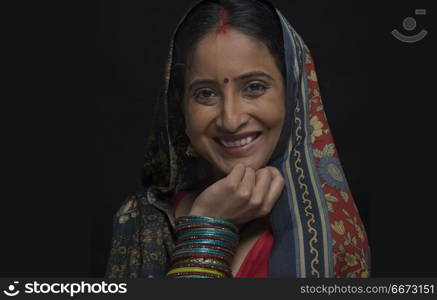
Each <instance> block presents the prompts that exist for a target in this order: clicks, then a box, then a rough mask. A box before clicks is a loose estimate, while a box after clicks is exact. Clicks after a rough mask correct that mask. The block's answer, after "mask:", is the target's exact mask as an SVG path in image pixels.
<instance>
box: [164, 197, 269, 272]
mask: <svg viewBox="0 0 437 300" xmlns="http://www.w3.org/2000/svg"><path fill="white" fill-rule="evenodd" d="M187 193H188V191H180V192H179V193H177V194H176V196H175V199H174V201H173V205H172V207H173V211H175V210H176V207H177V206H178V205H179V203H180V202H181V200H182V199H183V198H184V197H185V195H186V194H187ZM273 242H274V239H273V233H272V229H271V228H270V227H269V229H268V230H266V231H265V232H264V233H263V234H262V235H261V236H260V237H259V238H258V240H257V241H256V242H255V244H254V245H253V246H252V248H251V249H250V251H249V252H248V253H247V255H246V257H245V258H244V260H243V262H242V263H241V265H240V268H239V269H238V272H237V274H236V275H235V277H236V278H268V277H269V258H270V252H271V251H272V247H273Z"/></svg>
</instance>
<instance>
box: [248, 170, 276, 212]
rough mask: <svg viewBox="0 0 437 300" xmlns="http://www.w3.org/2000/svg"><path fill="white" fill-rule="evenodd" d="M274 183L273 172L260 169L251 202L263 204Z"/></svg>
mask: <svg viewBox="0 0 437 300" xmlns="http://www.w3.org/2000/svg"><path fill="white" fill-rule="evenodd" d="M271 181H272V172H271V171H270V170H269V169H267V168H262V169H259V170H258V171H257V172H256V178H255V186H254V188H253V193H252V198H251V200H252V201H253V203H255V204H262V202H263V200H264V197H265V196H266V195H267V193H268V191H269V187H270V183H271Z"/></svg>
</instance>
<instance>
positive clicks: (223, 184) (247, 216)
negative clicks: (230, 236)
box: [189, 163, 284, 225]
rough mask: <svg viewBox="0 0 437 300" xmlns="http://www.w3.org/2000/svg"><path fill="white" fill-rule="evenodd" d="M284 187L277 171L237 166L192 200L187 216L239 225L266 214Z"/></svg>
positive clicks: (268, 168)
mask: <svg viewBox="0 0 437 300" xmlns="http://www.w3.org/2000/svg"><path fill="white" fill-rule="evenodd" d="M283 188H284V178H283V177H282V175H281V173H280V172H279V171H278V169H276V168H274V167H264V168H262V169H259V170H257V171H256V172H255V171H254V170H253V169H252V168H250V167H246V166H244V165H243V164H242V163H238V164H237V165H236V166H235V167H234V168H233V169H232V171H231V173H229V174H228V176H226V177H225V178H223V179H221V180H218V181H217V182H215V183H214V184H212V185H210V186H209V187H208V188H207V189H205V190H204V191H203V192H202V193H201V194H200V195H199V196H198V197H197V198H196V199H195V200H194V202H193V206H192V207H191V210H190V213H189V214H190V215H196V216H206V217H213V218H217V219H222V220H226V221H230V222H232V223H234V224H236V225H242V224H245V223H247V222H249V221H251V220H253V219H256V218H261V217H264V216H266V215H268V214H269V213H270V211H271V210H272V207H273V205H274V204H275V203H276V200H277V199H278V198H279V195H280V194H281V192H282V189H283Z"/></svg>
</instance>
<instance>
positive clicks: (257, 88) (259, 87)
mask: <svg viewBox="0 0 437 300" xmlns="http://www.w3.org/2000/svg"><path fill="white" fill-rule="evenodd" d="M266 88H267V87H266V86H265V85H264V84H262V83H260V82H254V83H251V84H249V85H248V86H247V87H246V92H248V93H249V94H250V95H254V96H258V95H261V94H263V93H264V92H265V90H266Z"/></svg>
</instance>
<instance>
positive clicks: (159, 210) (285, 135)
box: [106, 1, 370, 278]
mask: <svg viewBox="0 0 437 300" xmlns="http://www.w3.org/2000/svg"><path fill="white" fill-rule="evenodd" d="M201 2H202V1H201ZM201 2H199V3H201ZM261 2H262V3H263V4H264V5H268V6H269V7H270V8H271V9H272V10H273V11H275V12H276V15H277V17H278V19H279V21H280V24H281V30H282V33H283V43H284V49H283V51H284V57H285V69H286V78H285V83H286V85H285V88H286V98H285V102H286V104H285V112H286V113H285V121H284V125H283V128H282V132H281V135H280V137H279V141H278V143H277V145H276V148H275V150H274V152H273V154H272V156H271V158H270V160H269V162H268V164H267V165H269V166H273V167H276V168H277V169H278V170H279V171H280V172H281V174H282V176H283V177H284V179H285V186H284V190H283V192H282V194H281V195H280V197H279V199H278V200H277V202H276V204H275V206H274V207H273V209H272V211H271V213H270V215H269V220H270V226H271V229H272V234H273V236H274V244H273V247H272V249H271V252H270V257H269V266H268V268H269V269H268V276H269V277H270V278H298V277H315V278H321V277H325V278H326V277H369V276H370V249H369V245H368V239H367V235H366V231H365V229H364V226H363V223H362V221H361V219H360V216H359V213H358V210H357V207H356V205H355V203H354V200H353V197H352V194H351V191H350V189H349V186H348V183H347V180H346V177H345V175H344V172H343V169H342V166H341V163H340V161H339V155H338V152H337V150H336V147H335V144H334V140H333V137H332V133H331V130H330V128H329V124H328V121H327V117H326V114H325V111H324V108H323V103H322V99H321V96H320V89H319V85H318V81H317V76H316V72H315V66H314V61H313V59H312V57H311V54H310V51H309V49H308V47H307V46H306V45H305V43H304V41H303V40H302V38H301V37H300V36H299V35H298V34H297V33H296V31H295V30H294V29H293V27H292V26H291V25H290V24H289V22H288V21H287V19H286V18H285V17H284V16H283V15H282V14H281V12H280V11H279V10H277V9H276V8H275V7H273V5H272V4H271V3H270V2H268V1H261ZM199 3H198V4H199ZM198 4H196V5H198ZM194 7H195V6H194ZM187 14H188V12H187V13H186V14H185V16H186V15H187ZM185 16H184V17H183V18H182V19H181V21H180V22H179V25H178V27H177V28H179V26H180V24H181V23H182V22H183V20H184V18H185ZM177 28H176V30H175V33H174V35H173V38H172V41H171V43H170V51H169V56H168V61H167V67H166V73H165V90H164V92H163V95H162V99H161V100H160V101H158V103H157V106H156V111H155V113H154V115H155V121H154V123H153V128H152V132H151V134H150V135H149V140H148V148H147V152H146V155H145V165H144V191H142V192H139V193H137V194H136V195H134V196H131V197H128V198H127V199H126V200H125V201H124V203H123V204H122V206H121V208H120V209H119V210H118V212H117V213H116V214H115V216H114V224H113V226H114V227H113V239H112V247H111V251H110V256H109V260H108V265H107V270H106V276H107V277H109V278H146V277H164V276H165V274H166V272H167V271H168V270H169V268H170V267H171V266H170V259H171V255H172V253H173V249H174V243H175V239H176V236H175V216H174V212H173V210H172V201H173V200H174V199H175V196H176V195H177V194H178V192H180V191H183V190H190V189H192V188H194V187H196V186H199V185H201V175H200V174H198V173H199V172H196V171H195V170H198V168H196V166H198V165H199V164H201V163H202V162H201V159H198V158H193V157H189V156H188V155H187V154H186V149H187V146H188V145H189V140H188V137H187V136H186V135H185V132H184V129H185V124H184V118H183V115H182V111H181V108H180V102H179V101H180V99H179V97H180V95H178V94H177V92H176V91H175V88H174V82H173V77H172V74H173V72H174V61H173V45H174V40H175V35H176V34H177Z"/></svg>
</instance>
